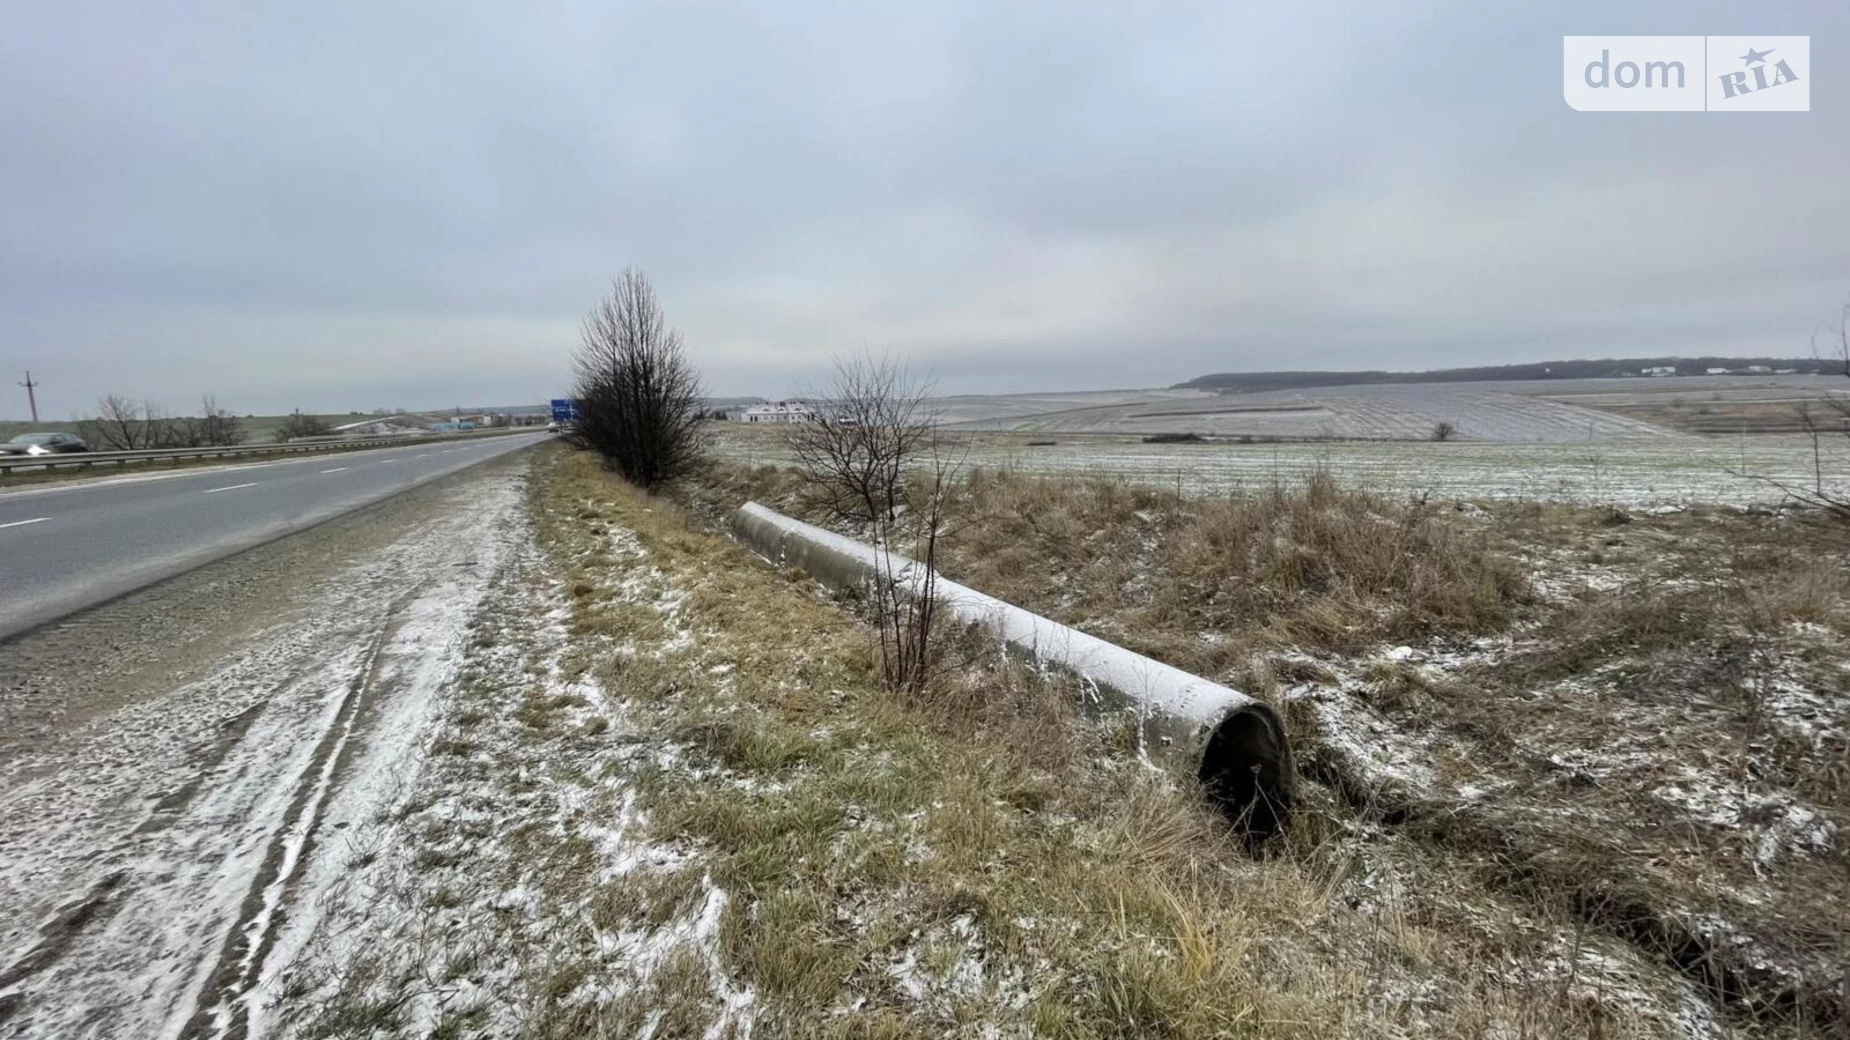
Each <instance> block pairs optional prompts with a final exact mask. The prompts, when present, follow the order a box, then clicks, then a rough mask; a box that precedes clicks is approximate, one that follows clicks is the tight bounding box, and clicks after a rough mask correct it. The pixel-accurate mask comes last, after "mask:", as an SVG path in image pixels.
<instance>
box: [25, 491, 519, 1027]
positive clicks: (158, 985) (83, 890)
mask: <svg viewBox="0 0 1850 1040" xmlns="http://www.w3.org/2000/svg"><path fill="white" fill-rule="evenodd" d="M497 472H498V473H499V475H498V476H496V477H494V478H492V479H489V478H483V479H479V480H471V481H470V482H468V483H466V484H459V485H457V487H459V488H468V489H470V490H471V491H472V492H473V493H471V494H469V495H467V496H463V497H459V499H458V500H457V501H455V502H453V503H449V504H450V505H451V506H452V507H462V506H464V505H466V506H467V508H452V509H449V510H444V511H441V512H437V513H434V514H432V515H430V516H429V517H428V519H427V521H426V522H424V523H420V524H417V525H415V526H414V527H412V528H410V529H409V530H407V531H405V532H404V533H403V534H402V536H401V537H398V538H396V539H394V540H392V541H391V542H390V544H388V545H387V546H385V547H384V548H383V550H382V551H381V552H379V553H378V554H376V555H373V556H371V557H370V558H369V559H368V560H366V561H365V562H364V563H362V564H359V565H357V566H354V567H352V568H350V569H348V570H346V571H344V572H341V573H337V574H335V575H332V576H328V577H330V578H331V580H329V581H328V582H327V583H326V585H325V589H326V592H325V593H324V594H323V595H322V596H321V597H320V598H319V599H318V601H317V602H315V603H313V604H311V605H310V606H309V609H307V610H305V611H304V612H303V613H301V614H296V615H292V616H290V617H288V618H287V619H284V620H282V621H280V622H279V623H276V624H273V625H272V626H270V627H269V628H267V629H262V630H261V631H259V632H258V633H257V634H256V636H255V637H254V638H252V639H250V640H249V641H248V642H246V643H245V644H244V645H243V646H241V647H240V648H239V649H237V650H236V651H235V652H232V653H230V654H228V655H227V656H226V657H225V658H224V659H223V660H222V661H221V662H220V664H219V666H218V667H217V668H215V669H213V670H212V671H211V672H210V673H209V674H207V675H205V676H204V677H203V678H202V679H199V680H197V681H191V682H183V683H179V684H176V685H173V686H172V687H171V688H169V689H166V690H164V691H162V690H158V689H154V690H149V691H147V693H148V695H147V696H145V697H142V698H140V699H137V700H134V701H133V702H131V703H127V704H124V705H121V706H120V707H118V708H116V709H115V710H112V711H105V712H101V713H99V714H97V715H96V716H95V717H92V718H87V719H83V720H82V721H81V724H73V725H63V726H59V725H53V726H51V728H50V731H49V732H48V733H45V734H44V739H41V740H38V741H35V742H34V743H33V744H32V745H30V746H29V747H27V748H24V749H19V750H18V751H17V753H15V754H12V755H10V756H9V757H8V758H7V759H6V760H5V762H4V765H0V792H3V793H0V833H4V835H5V838H4V845H3V846H0V848H3V851H4V854H5V855H4V859H3V860H0V958H4V959H0V965H3V966H4V967H0V1030H4V1032H5V1035H7V1036H13V1037H81V1036H97V1037H128V1036H133V1037H173V1036H181V1035H186V1036H202V1037H203V1036H223V1035H242V1034H243V1033H244V1031H245V1030H246V1029H247V1028H248V1027H249V1025H250V1022H249V1016H250V1014H251V1011H252V1003H251V1001H250V995H251V994H252V992H254V988H255V986H256V983H257V980H258V978H259V975H260V973H261V971H263V970H265V965H266V964H267V963H268V962H269V961H270V960H271V959H272V958H273V956H274V955H275V953H276V946H275V940H276V936H277V932H278V929H279V927H280V926H281V924H282V923H283V922H285V921H291V920H300V919H301V918H302V917H303V915H304V914H305V913H307V912H308V910H309V909H310V908H312V907H313V906H314V905H315V903H316V901H317V900H318V899H319V898H320V897H321V895H322V894H323V892H322V891H321V890H322V889H323V888H325V886H326V885H327V884H328V883H329V882H330V881H331V879H329V878H328V877H326V876H325V874H323V873H321V872H319V871H318V870H317V869H316V865H317V864H318V863H319V862H320V861H321V859H322V858H323V857H324V856H325V854H326V853H327V852H328V851H329V850H330V849H335V848H338V847H339V846H340V843H341V838H342V836H343V834H344V833H346V832H348V831H349V829H350V828H352V827H354V826H355V825H357V824H360V823H362V822H363V821H364V820H365V819H366V818H367V817H368V816H369V814H371V813H372V812H374V811H376V809H377V808H378V807H379V806H380V805H381V804H383V802H384V801H385V800H386V799H388V798H389V797H390V796H391V794H392V792H393V791H394V790H395V785H396V783H397V781H398V778H399V775H400V770H401V768H402V766H403V764H404V762H405V761H406V757H407V754H408V751H409V749H410V748H411V747H413V746H415V745H416V743H417V742H418V741H419V739H420V738H421V735H422V734H423V733H424V732H425V731H426V729H427V728H428V725H429V720H430V717H431V714H432V711H433V709H434V704H435V703H436V700H437V698H438V696H439V693H440V691H441V690H442V689H443V688H444V687H445V685H446V684H447V683H449V682H450V681H451V679H452V677H453V675H454V672H455V670H456V668H457V666H458V664H459V662H460V660H461V655H462V651H463V644H464V639H465V635H466V632H467V623H468V621H469V619H470V618H471V617H472V616H473V613H474V611H475V609H476V606H477V604H478V603H479V602H480V600H481V597H482V595H483V593H484V592H485V590H486V589H487V588H488V586H489V584H490V582H491V580H492V579H493V577H494V575H495V573H496V570H497V568H498V567H499V566H500V564H501V561H502V559H503V557H504V556H505V555H506V553H507V551H508V545H509V539H510V537H511V536H512V531H511V528H510V526H509V525H510V521H511V519H512V517H513V515H514V514H513V511H514V507H515V506H516V505H517V504H518V503H519V501H520V491H519V486H518V484H517V482H516V481H514V480H513V479H512V478H511V477H509V476H508V475H507V474H506V473H505V471H497ZM318 577H320V576H318ZM11 707H13V708H21V707H23V706H22V705H19V704H14V705H11ZM47 714H50V715H51V716H53V717H56V716H57V713H55V712H52V713H40V714H39V715H38V716H36V718H44V717H46V715H47ZM26 717H28V718H33V717H35V716H32V715H27V716H26ZM65 718H66V720H67V721H70V722H73V723H76V722H77V718H75V717H71V716H65Z"/></svg>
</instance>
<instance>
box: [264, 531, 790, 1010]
mask: <svg viewBox="0 0 1850 1040" xmlns="http://www.w3.org/2000/svg"><path fill="white" fill-rule="evenodd" d="M607 551H608V552H609V553H610V554H612V555H613V556H614V557H615V558H616V559H618V560H620V561H621V563H622V565H623V566H624V567H626V568H628V569H629V570H630V573H631V578H630V579H629V580H626V581H625V582H623V583H621V587H620V588H619V590H618V591H617V592H616V596H615V598H616V600H617V601H618V605H621V606H624V607H640V608H643V609H645V610H648V611H649V612H651V613H653V614H654V615H655V616H656V617H657V619H658V620H659V621H660V622H661V623H662V624H663V625H664V626H665V629H666V630H674V629H676V628H677V610H676V603H677V602H678V601H677V599H676V597H675V596H673V595H672V594H669V593H667V592H665V591H664V590H663V589H662V588H661V587H660V583H659V582H658V581H656V580H653V579H652V578H651V577H650V575H651V574H652V568H651V567H650V566H649V564H648V561H647V559H646V555H647V554H646V552H645V551H644V550H643V549H642V547H641V546H640V545H639V544H637V543H636V542H635V540H634V538H633V537H626V533H625V532H617V533H613V534H612V536H611V538H610V540H609V544H608V546H607ZM571 616H572V614H571V611H570V609H569V606H568V603H567V600H566V592H565V590H564V589H562V588H561V587H560V586H559V585H558V583H557V582H556V579H554V578H553V577H552V576H551V574H550V571H549V569H548V566H547V565H546V563H545V562H544V561H543V559H542V558H541V557H540V555H539V554H538V551H537V550H536V549H534V548H533V547H532V546H531V545H530V544H528V545H523V547H522V549H521V550H520V552H519V553H518V554H517V558H516V560H515V563H514V565H513V566H512V567H510V568H509V570H508V571H507V572H505V573H504V574H503V576H502V578H501V580H500V581H499V582H498V584H497V586H496V591H495V594H494V597H493V599H492V600H491V602H490V603H489V604H488V606H487V608H486V609H485V610H484V611H483V612H482V613H481V614H480V615H479V621H478V624H477V627H476V629H475V632H474V641H473V645H472V646H471V649H470V652H469V655H468V659H467V661H466V663H465V665H464V669H463V672H462V675H461V678H460V681H459V683H458V684H457V687H456V689H455V690H454V691H453V692H452V695H451V700H450V703H449V707H448V710H447V712H446V717H445V718H444V720H443V722H442V723H441V725H440V726H439V728H438V730H437V733H436V734H435V738H434V740H431V741H429V742H428V744H427V746H426V748H425V750H424V753H423V756H422V758H421V761H419V763H418V766H417V768H416V770H415V772H414V774H413V775H412V776H411V777H409V778H408V781H407V783H406V784H405V785H404V787H403V789H402V791H401V793H400V794H399V796H398V797H397V799H396V800H395V801H394V803H393V805H392V806H391V807H390V810H389V811H388V812H386V813H384V814H383V815H381V816H379V817H377V818H375V819H374V820H372V821H370V822H369V823H368V824H367V825H366V828H367V829H368V830H370V831H372V832H373V834H372V835H371V836H369V837H368V838H367V839H366V840H364V841H361V842H357V843H355V844H354V845H353V846H352V847H350V849H349V850H348V853H347V855H345V857H344V858H342V859H330V861H329V862H330V864H331V865H333V866H335V867H337V868H338V869H339V870H341V871H342V873H343V875H344V878H345V880H344V883H343V885H342V886H341V888H340V889H338V890H337V891H334V892H331V893H330V898H329V899H328V902H327V905H326V907H325V908H324V910H323V913H322V914H321V918H320V920H319V921H318V922H316V924H315V926H314V927H313V928H312V929H310V932H311V933H312V934H310V935H308V937H307V938H306V939H305V941H304V943H303V949H304V952H303V956H302V957H301V958H299V959H298V960H297V961H296V962H295V963H293V964H281V965H278V966H277V968H276V970H274V971H271V972H268V973H266V985H267V987H268V992H269V994H270V996H271V999H272V1000H273V1001H274V1002H275V1003H276V1004H277V1012H278V1013H279V1014H280V1015H282V1016H283V1020H282V1025H283V1029H282V1030H281V1033H282V1035H300V1036H315V1035H322V1034H324V1033H327V1032H330V1031H339V1030H342V1029H346V1028H349V1027H351V1026H352V1024H353V1023H356V1022H360V1023H364V1024H365V1026H366V1028H367V1030H368V1031H369V1035H374V1036H405V1037H413V1036H419V1037H421V1036H425V1035H428V1034H430V1033H431V1032H433V1031H441V1030H444V1029H459V1028H467V1029H469V1030H470V1031H471V1032H480V1033H485V1034H488V1035H512V1034H522V1035H540V1036H548V1035H558V1036H575V1035H582V1034H585V1033H595V1032H610V1033H623V1032H630V1033H634V1034H636V1035H650V1034H652V1033H655V1034H661V1035H683V1033H682V1032H681V1031H680V1030H682V1029H683V1028H684V1027H685V1022H683V1021H682V1018H676V1019H675V1020H674V1021H673V1022H670V1021H668V1019H667V1018H666V1017H665V1016H682V1017H683V1018H684V1017H685V1016H687V1015H690V1014H694V1015H696V1016H697V1017H698V1018H699V1019H700V1023H699V1029H698V1030H696V1031H695V1035H706V1036H712V1037H719V1036H745V1035H749V1032H750V1029H751V1023H752V1018H753V1008H754V1003H755V998H754V995H753V994H752V992H751V991H750V990H749V989H746V988H742V987H737V986H734V985H732V984H731V982H730V980H729V978H728V975H727V973H726V971H725V969H724V967H723V965H722V963H721V961H720V956H719V940H720V936H719V922H720V919H721V915H722V914H723V912H724V909H725V907H726V904H727V900H728V894H727V893H726V892H725V891H724V890H723V889H721V888H719V887H718V886H716V885H714V884H713V881H712V879H711V878H710V877H709V876H708V875H707V874H706V872H705V871H704V869H703V868H702V867H701V858H700V854H699V851H698V850H697V849H695V848H693V847H690V846H686V845H682V844H678V843H674V842H661V841H659V840H655V839H652V838H650V837H649V836H648V827H647V818H646V815H645V814H644V813H643V812H642V811H641V810H640V809H639V808H638V807H637V803H636V797H635V791H634V789H633V787H632V786H631V784H630V782H629V780H628V779H627V777H628V776H630V775H631V774H632V773H633V772H634V771H635V770H636V769H637V768H638V767H639V766H642V765H643V764H645V763H646V764H647V765H648V766H649V767H652V768H663V767H665V766H666V765H668V764H672V763H673V762H674V761H675V760H676V758H677V752H676V750H675V748H673V747H672V746H669V745H667V744H666V743H665V742H662V741H659V740H657V739H655V738H654V737H653V736H652V735H651V734H648V733H644V732H638V731H635V730H632V729H631V728H629V727H627V726H626V725H625V713H624V707H623V705H622V704H621V703H620V702H618V701H616V700H613V699H612V698H611V697H609V696H607V695H606V692H605V691H604V690H603V689H602V687H601V686H600V685H599V683H598V682H597V681H596V680H595V679H593V678H591V677H590V676H589V675H587V674H585V673H584V672H583V671H582V668H581V666H578V665H575V664H574V663H572V661H571V660H570V659H571V658H572V657H573V656H574V655H578V656H582V655H583V653H584V651H585V646H584V640H585V638H586V637H584V636H583V635H582V634H580V635H576V636H575V635H574V634H573V633H572V632H571V631H570V630H569V626H570V618H571ZM669 638H670V639H671V640H672V639H673V638H674V637H673V636H672V635H671V636H670V637H669ZM600 650H601V651H602V652H607V653H624V654H627V655H632V656H639V657H649V656H653V655H658V654H659V653H660V650H659V648H657V647H653V646H650V645H648V644H647V642H646V641H644V640H640V639H638V640H633V641H630V642H627V643H625V644H623V645H621V646H618V645H614V644H612V645H602V646H601V647H600Z"/></svg>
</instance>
